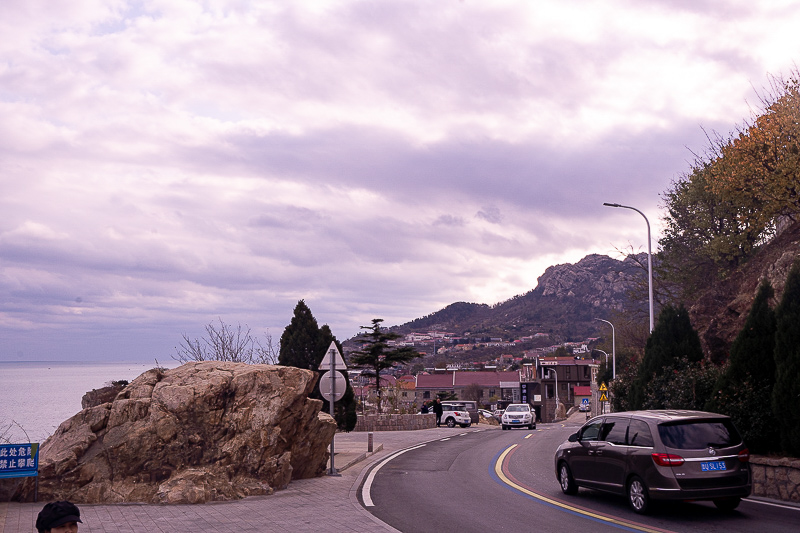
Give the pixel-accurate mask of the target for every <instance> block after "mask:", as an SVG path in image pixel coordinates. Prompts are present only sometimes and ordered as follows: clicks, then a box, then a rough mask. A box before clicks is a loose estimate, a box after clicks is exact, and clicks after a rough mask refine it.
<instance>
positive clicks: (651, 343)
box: [629, 305, 705, 409]
mask: <svg viewBox="0 0 800 533" xmlns="http://www.w3.org/2000/svg"><path fill="white" fill-rule="evenodd" d="M684 359H685V361H686V362H685V363H683V362H682V361H683V360H684ZM702 359H703V349H702V346H701V344H700V337H699V336H698V334H697V331H696V330H695V329H694V328H693V327H692V323H691V320H689V312H688V311H687V310H686V308H684V307H683V306H680V307H678V308H675V307H673V306H671V305H667V306H665V307H664V308H663V309H662V310H661V313H660V314H659V315H658V321H657V322H656V325H655V328H654V329H653V333H652V334H651V335H650V338H648V339H647V344H646V345H645V349H644V357H643V358H642V361H641V363H640V364H639V368H638V371H637V375H636V379H635V380H634V381H633V383H632V384H631V387H630V390H629V394H630V396H631V397H630V407H631V408H633V409H642V408H643V407H644V405H645V399H646V396H647V392H648V387H649V385H650V382H651V381H653V380H654V379H656V378H659V377H661V376H662V375H664V374H665V373H666V372H665V371H667V370H669V371H670V372H680V371H682V370H684V369H685V368H684V367H685V365H688V364H691V363H699V362H700V361H701V360H702ZM702 403H705V400H703V402H702ZM654 407H657V406H654Z"/></svg>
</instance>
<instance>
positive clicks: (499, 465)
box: [494, 444, 666, 533]
mask: <svg viewBox="0 0 800 533" xmlns="http://www.w3.org/2000/svg"><path fill="white" fill-rule="evenodd" d="M517 446H519V444H513V445H511V446H509V447H508V448H506V449H505V450H504V451H503V453H501V454H500V456H499V457H498V458H497V462H496V463H495V465H494V473H495V474H497V477H498V478H500V479H501V480H502V481H503V483H505V484H506V485H508V486H509V487H511V488H513V489H516V490H518V491H519V492H521V493H523V494H527V495H528V496H530V497H531V498H535V499H537V500H539V501H542V502H544V503H549V504H550V505H554V506H556V507H560V508H562V509H565V510H567V511H571V512H573V513H577V514H580V515H583V516H586V517H589V518H594V519H595V520H600V521H602V522H608V523H610V524H616V525H619V526H624V527H627V528H630V529H635V530H637V531H645V532H647V533H664V531H666V530H664V529H652V528H649V527H647V526H644V525H641V524H636V523H634V522H627V521H625V520H621V519H618V518H613V517H610V516H606V515H602V514H598V513H594V512H591V511H587V510H586V509H581V508H580V507H575V506H573V505H569V504H566V503H564V502H561V501H558V500H554V499H553V498H550V497H548V496H545V495H543V494H538V493H536V492H534V491H532V490H530V489H528V488H526V487H523V486H522V485H520V484H518V483H516V482H515V481H513V480H511V479H510V478H509V477H508V476H506V474H505V472H503V463H504V462H505V459H506V457H507V456H508V455H509V454H510V453H511V451H512V450H514V448H516V447H517Z"/></svg>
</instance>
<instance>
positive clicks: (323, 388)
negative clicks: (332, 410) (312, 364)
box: [319, 370, 347, 402]
mask: <svg viewBox="0 0 800 533" xmlns="http://www.w3.org/2000/svg"><path fill="white" fill-rule="evenodd" d="M331 382H333V383H331ZM334 387H335V388H334ZM346 389H347V380H346V379H345V377H344V376H343V375H342V374H341V373H340V372H339V371H338V370H334V371H333V379H331V371H330V370H329V371H327V372H325V373H324V374H322V377H320V378H319V392H320V394H322V397H323V398H325V399H326V400H328V401H329V402H338V401H339V400H341V399H342V396H344V392H345V390H346ZM332 390H335V391H336V393H335V394H332V393H331V391H332Z"/></svg>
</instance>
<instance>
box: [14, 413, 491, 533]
mask: <svg viewBox="0 0 800 533" xmlns="http://www.w3.org/2000/svg"><path fill="white" fill-rule="evenodd" d="M495 429H499V428H498V427H497V426H490V425H488V424H477V425H474V426H472V427H471V428H470V429H469V430H466V431H475V430H495ZM460 431H465V430H463V429H460V428H453V429H450V428H445V427H442V428H432V429H425V430H419V431H381V432H375V433H373V452H372V453H369V452H368V451H367V448H368V434H367V433H355V432H351V433H339V434H337V435H336V437H335V440H334V453H335V455H334V458H333V459H334V467H336V468H337V470H340V472H341V475H339V476H328V475H325V476H322V477H318V478H313V479H301V480H297V481H292V482H291V483H290V484H289V487H288V488H287V489H285V490H280V491H276V492H275V493H274V494H273V495H271V496H254V497H250V498H245V499H244V500H238V501H233V502H213V503H207V504H200V505H151V504H138V503H132V504H115V505H88V504H81V505H79V507H80V510H81V518H82V519H83V524H81V526H80V531H81V532H85V531H91V532H101V531H102V532H109V533H110V532H115V533H117V532H119V533H126V532H130V533H133V532H137V533H144V532H146V533H162V532H163V533H172V532H175V533H178V532H179V533H193V532H201V531H202V532H214V533H242V532H246V531H253V532H259V533H270V532H281V533H283V532H287V531H291V532H293V533H321V532H325V533H338V532H342V533H344V532H351V531H354V532H379V531H397V530H395V529H394V528H392V527H390V526H388V525H386V524H384V523H383V522H381V521H379V520H378V519H377V518H375V517H374V516H372V515H371V514H370V513H368V512H367V511H366V510H365V509H364V508H363V507H362V506H361V504H359V503H358V500H357V491H358V486H359V485H360V484H361V480H362V478H363V476H364V475H365V474H366V471H367V467H368V466H370V465H372V464H373V463H375V462H377V461H380V460H381V459H382V458H384V457H385V456H388V455H390V454H391V453H392V452H394V451H397V450H400V449H403V448H407V447H409V446H413V445H415V444H420V443H422V442H428V441H431V440H436V439H439V438H442V437H446V436H450V435H453V434H454V433H456V432H460ZM44 503H45V502H39V503H14V502H12V503H0V533H17V532H25V533H30V532H34V533H35V531H36V529H35V527H34V524H35V523H36V516H37V514H38V513H39V511H40V510H41V509H42V506H43V505H44Z"/></svg>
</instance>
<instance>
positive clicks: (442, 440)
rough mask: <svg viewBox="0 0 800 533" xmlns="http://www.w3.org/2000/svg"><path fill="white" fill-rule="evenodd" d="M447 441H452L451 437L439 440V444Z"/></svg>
mask: <svg viewBox="0 0 800 533" xmlns="http://www.w3.org/2000/svg"><path fill="white" fill-rule="evenodd" d="M446 440H450V437H445V438H443V439H439V442H444V441H446Z"/></svg>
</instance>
